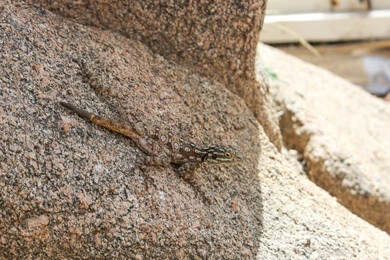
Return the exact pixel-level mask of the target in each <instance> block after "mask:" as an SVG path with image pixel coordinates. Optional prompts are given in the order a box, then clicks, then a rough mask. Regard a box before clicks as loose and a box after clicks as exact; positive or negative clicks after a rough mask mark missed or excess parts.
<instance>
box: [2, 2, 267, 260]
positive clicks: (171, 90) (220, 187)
mask: <svg viewBox="0 0 390 260" xmlns="http://www.w3.org/2000/svg"><path fill="white" fill-rule="evenodd" d="M1 8H2V11H1V18H0V24H1V27H0V28H1V29H0V30H1V32H0V34H1V35H3V36H4V37H2V38H1V40H0V44H1V48H0V62H1V65H0V68H1V74H0V75H1V78H0V80H1V92H0V107H1V109H0V115H1V116H0V118H1V122H0V132H1V139H0V147H1V149H0V158H1V161H0V163H1V164H0V171H1V173H0V201H1V202H0V207H1V214H0V258H8V259H13V258H19V259H28V258H32V257H33V258H41V259H42V258H43V259H54V258H57V259H58V258H68V259H69V258H73V259H74V258H115V259H118V258H121V259H129V258H133V259H190V258H191V259H199V258H208V259H210V258H214V259H216V258H222V257H225V256H228V258H231V259H251V258H254V256H255V255H256V253H257V250H258V246H259V240H260V232H261V215H262V213H261V210H262V206H261V205H262V204H261V196H260V195H261V194H260V183H259V178H258V175H257V170H256V165H257V157H258V156H257V155H258V154H259V153H260V139H259V131H260V129H261V128H260V127H259V125H258V124H257V123H256V121H255V120H254V118H253V116H252V114H251V113H250V111H249V110H248V109H247V107H246V105H245V103H244V102H243V101H242V100H241V99H239V98H238V97H237V96H235V95H234V94H232V93H230V92H229V91H228V90H226V89H225V88H224V87H223V85H221V84H219V83H216V82H214V83H213V82H212V81H210V80H206V79H204V78H202V77H200V76H199V75H196V74H192V73H190V72H188V70H185V69H182V68H181V67H179V66H177V65H175V64H173V63H169V62H167V61H166V60H164V59H163V58H162V57H161V56H159V55H154V54H153V53H152V52H151V51H150V50H149V49H148V48H147V47H145V46H144V45H143V44H141V43H139V42H135V41H133V40H129V39H127V38H125V37H123V36H120V35H117V34H113V33H110V32H108V31H107V32H103V31H101V30H97V29H88V28H85V27H83V26H81V25H77V24H74V23H69V22H66V21H64V20H62V19H61V18H59V17H57V16H55V15H53V14H51V13H49V12H47V11H45V10H44V9H41V8H37V7H32V6H27V5H25V4H23V3H17V4H12V3H10V2H6V3H5V4H3V6H2V7H1ZM78 60H85V61H86V62H87V64H88V68H89V69H90V70H91V71H92V72H93V73H94V77H95V80H96V81H97V82H100V85H98V88H96V89H93V88H92V87H91V85H90V84H88V83H87V82H85V80H84V79H83V77H82V76H81V71H80V67H79V64H78V63H77V61H78ZM60 100H66V101H68V102H71V103H74V104H77V105H79V106H80V107H83V108H88V109H89V110H91V111H94V112H96V113H99V114H104V115H107V116H110V117H118V118H121V119H122V120H123V121H124V122H125V121H133V120H134V119H137V120H140V121H143V122H145V123H150V124H153V125H160V126H165V127H172V129H173V131H177V132H180V133H181V134H182V135H183V137H187V138H189V139H191V140H192V141H194V142H196V143H199V144H218V143H219V144H230V145H233V146H236V147H237V149H239V150H241V152H242V153H243V154H244V155H245V158H246V159H245V163H242V164H239V165H232V166H205V167H203V168H202V169H201V170H200V171H199V172H198V174H197V178H196V180H195V183H194V184H193V185H190V184H189V183H187V182H186V181H184V180H183V179H182V178H180V177H179V176H178V174H177V173H176V171H175V168H174V167H173V166H172V167H165V168H161V167H148V166H144V165H142V163H141V162H138V159H141V158H142V157H144V154H143V153H142V152H141V151H140V150H139V149H137V148H136V147H135V145H134V143H132V141H131V140H129V139H128V138H126V137H123V136H120V135H117V134H114V133H112V132H109V131H106V130H105V129H103V128H101V127H98V126H95V125H92V124H90V123H88V122H86V121H84V120H82V119H80V118H78V117H77V116H75V115H73V114H71V113H69V111H66V110H65V109H63V108H62V107H61V106H59V105H58V103H57V102H58V101H60ZM200 111H201V113H199V112H200ZM194 187H197V188H196V189H195V188H194Z"/></svg>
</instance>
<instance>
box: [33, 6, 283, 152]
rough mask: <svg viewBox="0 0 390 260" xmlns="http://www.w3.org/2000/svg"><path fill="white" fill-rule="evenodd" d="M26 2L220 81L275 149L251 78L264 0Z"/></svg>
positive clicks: (270, 115) (276, 136)
mask: <svg viewBox="0 0 390 260" xmlns="http://www.w3.org/2000/svg"><path fill="white" fill-rule="evenodd" d="M29 2H30V3H34V4H36V5H40V6H42V7H44V8H45V9H48V10H50V11H53V12H55V13H56V14H58V15H61V16H63V17H66V18H71V19H73V20H75V21H77V22H78V23H81V24H84V25H93V26H97V27H100V28H108V29H110V30H113V31H116V32H120V33H121V34H123V35H125V36H128V37H130V38H133V39H139V40H140V41H141V42H143V43H144V44H146V45H147V46H148V47H149V48H150V49H151V50H152V51H153V52H155V53H158V54H160V55H161V56H163V57H164V58H165V59H167V60H171V61H175V62H177V63H178V64H180V65H182V66H185V67H187V68H188V69H189V70H190V71H193V72H198V73H199V74H200V75H203V76H206V77H207V78H213V79H215V80H217V81H219V82H221V83H223V84H224V85H225V86H226V87H227V88H228V89H229V90H231V91H232V92H233V93H235V94H237V95H239V96H240V97H242V98H243V99H244V101H245V103H246V104H247V106H248V107H249V109H250V110H251V111H252V113H253V114H254V115H255V117H256V118H257V120H258V121H259V122H261V123H262V124H263V127H264V129H265V132H266V133H267V135H268V137H269V138H270V140H271V141H272V142H273V143H274V144H275V145H276V146H277V147H278V148H279V149H280V148H281V146H282V138H281V134H280V130H279V127H278V124H277V120H276V116H275V111H274V106H273V104H272V103H271V101H272V100H270V99H267V96H268V85H267V84H266V82H264V81H262V80H261V78H260V79H259V81H262V82H261V84H259V82H258V81H256V80H255V78H256V75H255V69H254V66H255V65H254V64H255V55H256V46H257V42H258V38H259V32H260V29H261V27H262V24H263V20H264V13H265V3H266V1H265V0H243V1H235V0H218V1H212V2H210V1H184V0H181V1H177V0H176V1H171V0H158V1H156V0H148V1H145V0H137V1H134V0H133V1H104V0H97V1H89V0H80V1H77V2H76V3H72V2H69V1H67V0H58V1H48V0H30V1H29ZM264 122H267V123H266V124H265V123H264Z"/></svg>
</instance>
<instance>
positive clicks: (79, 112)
mask: <svg viewBox="0 0 390 260" xmlns="http://www.w3.org/2000/svg"><path fill="white" fill-rule="evenodd" d="M60 105H61V106H63V107H65V108H67V109H69V110H71V111H73V112H75V113H76V114H77V115H79V116H81V117H82V118H85V119H88V120H91V121H92V116H93V114H92V113H89V112H88V111H85V110H83V109H80V108H77V107H75V106H73V105H71V104H69V103H65V102H60Z"/></svg>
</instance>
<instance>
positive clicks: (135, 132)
mask: <svg viewBox="0 0 390 260" xmlns="http://www.w3.org/2000/svg"><path fill="white" fill-rule="evenodd" d="M59 104H60V105H61V106H63V107H65V108H67V109H69V110H71V111H73V112H74V113H76V114H77V115H78V116H80V117H82V118H84V119H86V120H89V121H91V122H93V123H95V124H97V125H100V126H103V127H105V128H107V129H109V130H111V131H114V132H117V133H120V134H122V135H125V136H127V137H129V138H130V139H132V140H133V141H134V142H135V144H136V145H137V147H138V148H139V149H141V150H142V151H143V152H144V153H145V154H146V155H147V161H148V162H149V163H150V164H152V165H161V166H167V165H169V164H174V165H177V166H179V168H178V172H179V174H180V175H181V176H183V177H185V176H187V175H188V174H191V173H192V172H194V171H195V170H196V169H198V168H200V166H201V164H202V163H209V164H221V163H237V162H239V161H241V160H242V159H243V157H242V156H241V155H240V153H239V152H238V151H237V150H235V149H234V148H232V147H230V146H224V145H215V146H198V145H196V144H194V143H192V142H190V141H188V140H185V139H184V138H181V137H179V136H177V135H175V134H173V133H172V132H170V131H166V130H164V129H161V128H159V127H148V126H146V125H144V124H142V123H135V124H134V125H131V124H127V123H123V122H120V121H118V120H114V119H110V118H106V117H103V116H99V115H96V114H93V113H90V112H88V111H86V110H83V109H80V108H78V107H76V106H74V105H72V104H69V103H66V102H59Z"/></svg>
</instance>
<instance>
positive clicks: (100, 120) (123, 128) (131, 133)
mask: <svg viewBox="0 0 390 260" xmlns="http://www.w3.org/2000/svg"><path fill="white" fill-rule="evenodd" d="M60 105H61V106H63V107H65V108H67V109H69V110H71V111H73V112H75V113H76V114H77V115H79V116H80V117H82V118H84V119H87V120H89V121H91V122H93V123H95V124H97V125H101V126H103V127H105V128H107V129H110V130H111V131H114V132H117V133H120V134H123V135H125V136H128V137H130V138H131V139H133V141H137V140H138V139H139V138H140V136H139V135H138V133H137V131H135V129H134V128H132V127H131V126H129V125H126V124H123V123H121V122H119V121H117V120H112V119H109V118H105V117H102V116H98V115H95V114H92V113H90V112H88V111H85V110H83V109H80V108H78V107H75V106H73V105H71V104H69V103H65V102H60Z"/></svg>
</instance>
